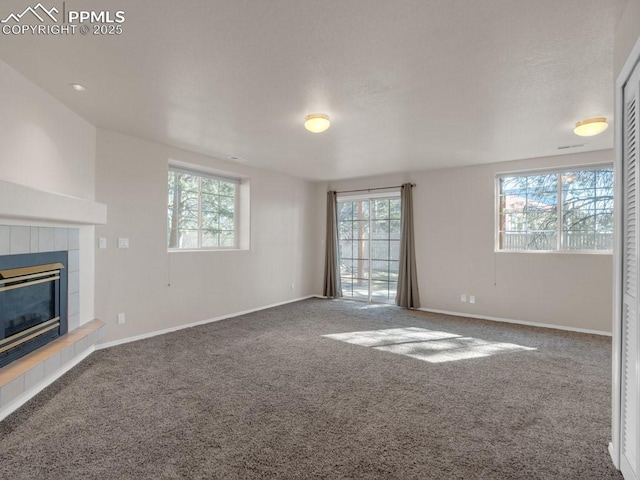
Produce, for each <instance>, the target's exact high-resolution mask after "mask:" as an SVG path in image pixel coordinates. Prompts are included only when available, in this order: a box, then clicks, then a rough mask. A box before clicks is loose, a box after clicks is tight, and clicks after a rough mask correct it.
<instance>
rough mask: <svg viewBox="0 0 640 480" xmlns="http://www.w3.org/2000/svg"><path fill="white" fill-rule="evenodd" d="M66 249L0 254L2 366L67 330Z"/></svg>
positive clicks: (0, 365)
mask: <svg viewBox="0 0 640 480" xmlns="http://www.w3.org/2000/svg"><path fill="white" fill-rule="evenodd" d="M66 267H67V252H66V251H59V252H46V253H30V254H24V255H7V256H0V367H2V366H4V365H7V364H8V363H10V362H12V361H13V360H16V359H18V358H20V357H22V356H23V355H26V354H27V353H29V352H32V351H34V350H36V349H37V348H40V347H42V346H43V345H46V344H47V343H49V342H51V341H52V340H54V339H56V338H57V337H59V336H61V335H64V334H65V333H67V328H68V327H67V269H66Z"/></svg>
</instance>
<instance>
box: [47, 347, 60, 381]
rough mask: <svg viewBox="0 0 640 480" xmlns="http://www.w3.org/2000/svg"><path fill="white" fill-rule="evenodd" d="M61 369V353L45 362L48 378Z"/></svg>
mask: <svg viewBox="0 0 640 480" xmlns="http://www.w3.org/2000/svg"><path fill="white" fill-rule="evenodd" d="M59 368H60V353H56V354H55V355H54V356H53V357H51V358H48V359H47V360H45V361H44V376H45V377H48V376H49V375H51V374H53V373H54V372H55V371H56V370H58V369H59Z"/></svg>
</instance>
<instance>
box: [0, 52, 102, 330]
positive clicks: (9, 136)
mask: <svg viewBox="0 0 640 480" xmlns="http://www.w3.org/2000/svg"><path fill="white" fill-rule="evenodd" d="M0 105H2V115H0V180H4V181H7V182H11V183H16V184H20V185H25V186H28V187H31V188H35V189H38V190H41V191H45V192H52V193H58V194H63V195H69V196H73V197H78V198H82V199H84V200H93V199H94V195H95V140H96V131H95V128H94V127H93V126H91V125H90V124H89V123H88V122H86V121H85V120H84V119H82V118H81V117H80V116H78V115H77V114H76V113H74V112H73V111H71V110H70V109H69V108H67V107H66V106H65V105H63V104H62V103H60V102H59V101H58V100H56V99H54V98H53V97H51V96H50V95H49V94H47V93H46V92H44V91H43V90H42V89H40V88H39V87H37V86H36V85H34V84H33V83H32V82H30V81H29V80H27V79H26V78H24V77H23V76H22V75H20V74H19V73H18V72H16V71H15V70H14V69H13V68H11V67H10V66H9V65H7V64H6V63H4V62H2V61H0ZM0 224H3V225H26V224H31V225H33V224H37V225H39V226H60V224H59V223H50V222H47V221H46V219H43V220H42V221H39V222H33V221H24V220H23V221H21V220H19V219H15V218H0ZM69 226H73V227H77V225H69ZM93 244H94V242H93V227H91V226H81V227H80V283H81V288H80V323H84V322H86V321H88V320H91V319H93V318H94V315H93V294H94V290H93V282H94V271H93V266H94V252H93Z"/></svg>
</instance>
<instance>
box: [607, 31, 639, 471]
mask: <svg viewBox="0 0 640 480" xmlns="http://www.w3.org/2000/svg"><path fill="white" fill-rule="evenodd" d="M639 63H640V38H638V40H637V41H636V44H635V45H634V47H633V49H632V50H631V53H630V54H629V56H628V57H627V61H626V62H625V64H624V66H623V67H622V70H620V74H619V75H618V78H617V79H616V87H615V107H614V108H615V110H614V118H615V125H614V126H615V132H614V152H615V162H614V186H615V188H614V205H615V224H616V227H615V229H614V242H613V243H614V251H613V260H614V262H613V278H614V285H613V288H614V301H613V339H612V392H611V393H612V395H611V407H612V414H611V442H610V443H609V455H610V456H611V460H612V461H613V464H614V465H615V467H616V468H617V469H620V453H621V452H620V445H621V438H620V435H621V428H620V427H621V425H620V422H621V420H622V416H621V408H622V404H621V401H622V398H621V395H620V393H621V388H622V379H621V374H622V308H621V307H622V294H623V292H622V261H623V258H622V242H623V235H622V228H623V225H624V223H623V215H624V208H622V201H623V197H624V195H623V193H624V189H623V187H624V186H623V184H622V171H623V170H622V169H623V168H624V151H623V148H624V143H623V139H624V130H623V127H624V87H625V85H626V84H627V81H628V80H629V78H630V77H631V74H632V73H633V71H634V69H635V68H636V65H637V64H639Z"/></svg>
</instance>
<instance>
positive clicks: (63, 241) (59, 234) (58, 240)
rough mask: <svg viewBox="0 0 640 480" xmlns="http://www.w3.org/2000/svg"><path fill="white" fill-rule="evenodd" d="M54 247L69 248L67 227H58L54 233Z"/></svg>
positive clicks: (57, 248)
mask: <svg viewBox="0 0 640 480" xmlns="http://www.w3.org/2000/svg"><path fill="white" fill-rule="evenodd" d="M53 238H54V242H53V248H54V249H55V250H69V230H68V229H66V228H56V229H55V230H54V234H53Z"/></svg>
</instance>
